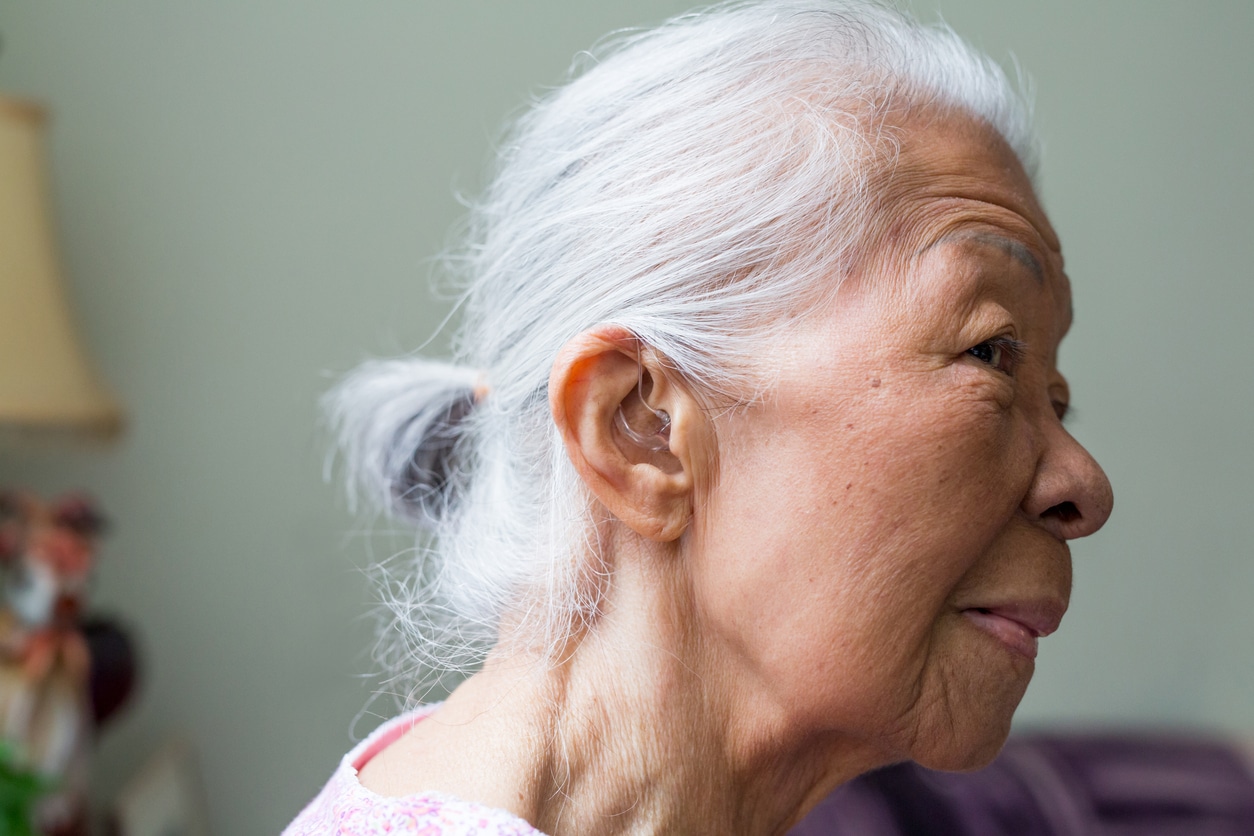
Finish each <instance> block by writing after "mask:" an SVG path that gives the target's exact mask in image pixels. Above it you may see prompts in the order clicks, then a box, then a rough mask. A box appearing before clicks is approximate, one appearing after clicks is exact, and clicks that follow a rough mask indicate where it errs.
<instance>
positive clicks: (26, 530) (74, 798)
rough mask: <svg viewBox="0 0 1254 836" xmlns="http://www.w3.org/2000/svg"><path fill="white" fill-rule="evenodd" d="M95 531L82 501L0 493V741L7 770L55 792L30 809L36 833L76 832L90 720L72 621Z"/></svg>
mask: <svg viewBox="0 0 1254 836" xmlns="http://www.w3.org/2000/svg"><path fill="white" fill-rule="evenodd" d="M103 529H104V520H103V518H102V517H101V516H100V515H99V514H98V513H97V512H96V510H95V509H94V507H93V506H92V504H91V502H90V501H89V500H87V499H86V498H84V497H82V496H75V495H71V496H67V497H64V498H62V499H60V500H58V501H56V502H54V503H45V502H43V501H41V500H39V499H37V498H35V497H33V496H31V495H29V494H24V493H6V494H0V578H2V580H3V586H2V589H0V736H2V737H3V739H4V743H5V744H7V745H8V747H10V751H12V752H13V760H14V763H13V764H11V765H10V766H11V768H12V769H16V770H19V771H20V770H21V769H23V768H24V769H26V770H29V772H28V773H27V774H28V776H29V777H32V778H37V779H38V780H41V781H44V782H46V783H48V784H49V785H51V786H55V788H56V789H55V791H54V792H52V793H51V794H49V795H48V796H46V797H45V798H44V799H43V800H42V801H41V802H40V804H39V805H38V807H37V813H36V823H37V825H38V827H39V830H40V831H41V832H44V833H58V834H61V833H66V834H68V833H76V832H82V831H81V827H82V822H83V820H84V814H85V801H86V787H87V777H88V757H89V754H90V744H91V732H92V714H91V704H90V695H89V684H90V683H89V677H90V675H91V657H90V653H89V650H88V646H87V642H86V640H85V639H84V636H83V633H82V631H81V629H80V617H81V615H82V613H83V611H84V610H85V607H86V593H87V586H88V581H89V580H90V577H91V570H92V565H93V563H94V558H95V552H96V543H97V539H98V537H99V535H100V534H101V532H102V531H103ZM15 774H17V773H15Z"/></svg>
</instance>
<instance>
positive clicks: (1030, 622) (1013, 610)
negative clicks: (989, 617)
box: [965, 598, 1067, 637]
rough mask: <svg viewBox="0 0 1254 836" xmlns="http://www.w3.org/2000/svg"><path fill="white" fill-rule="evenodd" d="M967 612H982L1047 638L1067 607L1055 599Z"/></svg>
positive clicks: (979, 608) (1010, 603)
mask: <svg viewBox="0 0 1254 836" xmlns="http://www.w3.org/2000/svg"><path fill="white" fill-rule="evenodd" d="M965 609H969V610H982V611H983V612H987V613H992V614H993V615H996V616H1000V617H1002V618H1006V619H1009V620H1011V621H1014V622H1017V623H1019V624H1022V625H1023V626H1024V627H1026V628H1027V629H1029V630H1031V631H1032V632H1033V633H1034V634H1036V636H1038V637H1040V636H1048V635H1049V634H1050V633H1052V632H1054V631H1055V630H1057V629H1058V625H1059V624H1060V623H1062V616H1063V613H1065V612H1066V611H1067V605H1066V604H1064V603H1063V602H1062V601H1059V600H1055V599H1046V598H1042V599H1038V600H1032V601H1010V602H1007V603H1002V604H990V605H987V606H975V607H966V608H965Z"/></svg>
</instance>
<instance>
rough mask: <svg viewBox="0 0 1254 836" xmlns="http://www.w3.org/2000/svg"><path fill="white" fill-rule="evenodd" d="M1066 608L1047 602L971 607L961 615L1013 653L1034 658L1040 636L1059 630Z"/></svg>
mask: <svg viewBox="0 0 1254 836" xmlns="http://www.w3.org/2000/svg"><path fill="white" fill-rule="evenodd" d="M1065 610H1066V607H1065V606H1064V605H1061V604H1056V603H1052V602H1048V601H1034V602H1020V603H1011V604H1001V605H998V606H992V607H970V608H968V609H964V610H962V614H963V615H964V616H965V617H966V618H967V619H968V620H969V621H971V623H972V624H974V625H975V626H976V627H978V628H980V629H981V630H983V631H984V632H986V633H988V634H990V635H991V636H993V637H994V638H996V639H998V640H1000V641H1001V642H1002V644H1004V645H1006V646H1007V647H1008V648H1010V649H1011V650H1013V651H1014V652H1016V653H1019V654H1021V655H1023V656H1026V657H1027V658H1028V659H1035V658H1036V652H1037V645H1038V642H1039V640H1040V638H1041V636H1048V635H1049V634H1050V633H1052V632H1054V631H1055V630H1057V629H1058V624H1059V623H1060V622H1061V621H1062V614H1063V612H1064V611H1065Z"/></svg>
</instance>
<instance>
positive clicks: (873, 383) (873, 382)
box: [871, 377, 880, 389]
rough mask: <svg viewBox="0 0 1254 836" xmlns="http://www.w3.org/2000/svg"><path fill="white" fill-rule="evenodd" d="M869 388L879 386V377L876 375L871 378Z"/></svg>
mask: <svg viewBox="0 0 1254 836" xmlns="http://www.w3.org/2000/svg"><path fill="white" fill-rule="evenodd" d="M871 388H872V389H878V388H880V379H879V378H878V377H873V378H871Z"/></svg>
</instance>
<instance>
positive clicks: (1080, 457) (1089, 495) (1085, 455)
mask: <svg viewBox="0 0 1254 836" xmlns="http://www.w3.org/2000/svg"><path fill="white" fill-rule="evenodd" d="M1040 441H1041V446H1040V448H1039V456H1038V459H1037V463H1036V474H1035V476H1034V479H1033V484H1032V487H1031V489H1030V490H1029V492H1028V495H1027V497H1025V500H1024V511H1025V512H1027V514H1028V515H1029V516H1031V517H1033V518H1034V519H1037V520H1039V521H1040V523H1041V524H1042V525H1044V526H1045V527H1046V528H1048V529H1049V530H1050V531H1051V532H1052V533H1053V534H1054V535H1055V536H1057V537H1059V538H1061V539H1065V540H1072V539H1075V538H1077V537H1087V536H1088V535H1090V534H1093V533H1094V532H1096V531H1097V530H1098V529H1100V528H1101V527H1102V526H1103V525H1105V524H1106V520H1107V519H1109V518H1110V512H1111V508H1112V506H1113V504H1114V494H1113V491H1112V489H1111V486H1110V480H1109V479H1108V478H1107V477H1106V472H1105V471H1104V470H1102V467H1101V465H1099V464H1098V463H1097V460H1096V459H1095V458H1093V456H1092V454H1090V453H1089V451H1088V450H1087V449H1085V447H1084V446H1083V445H1082V444H1080V442H1079V441H1077V440H1076V439H1075V437H1074V436H1072V435H1071V433H1070V432H1068V431H1067V429H1066V428H1065V427H1064V426H1063V425H1062V421H1060V420H1059V419H1058V418H1057V417H1055V416H1054V414H1053V412H1052V409H1051V411H1050V414H1049V416H1048V417H1047V418H1046V419H1045V420H1044V422H1043V426H1042V429H1041V439H1040Z"/></svg>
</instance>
